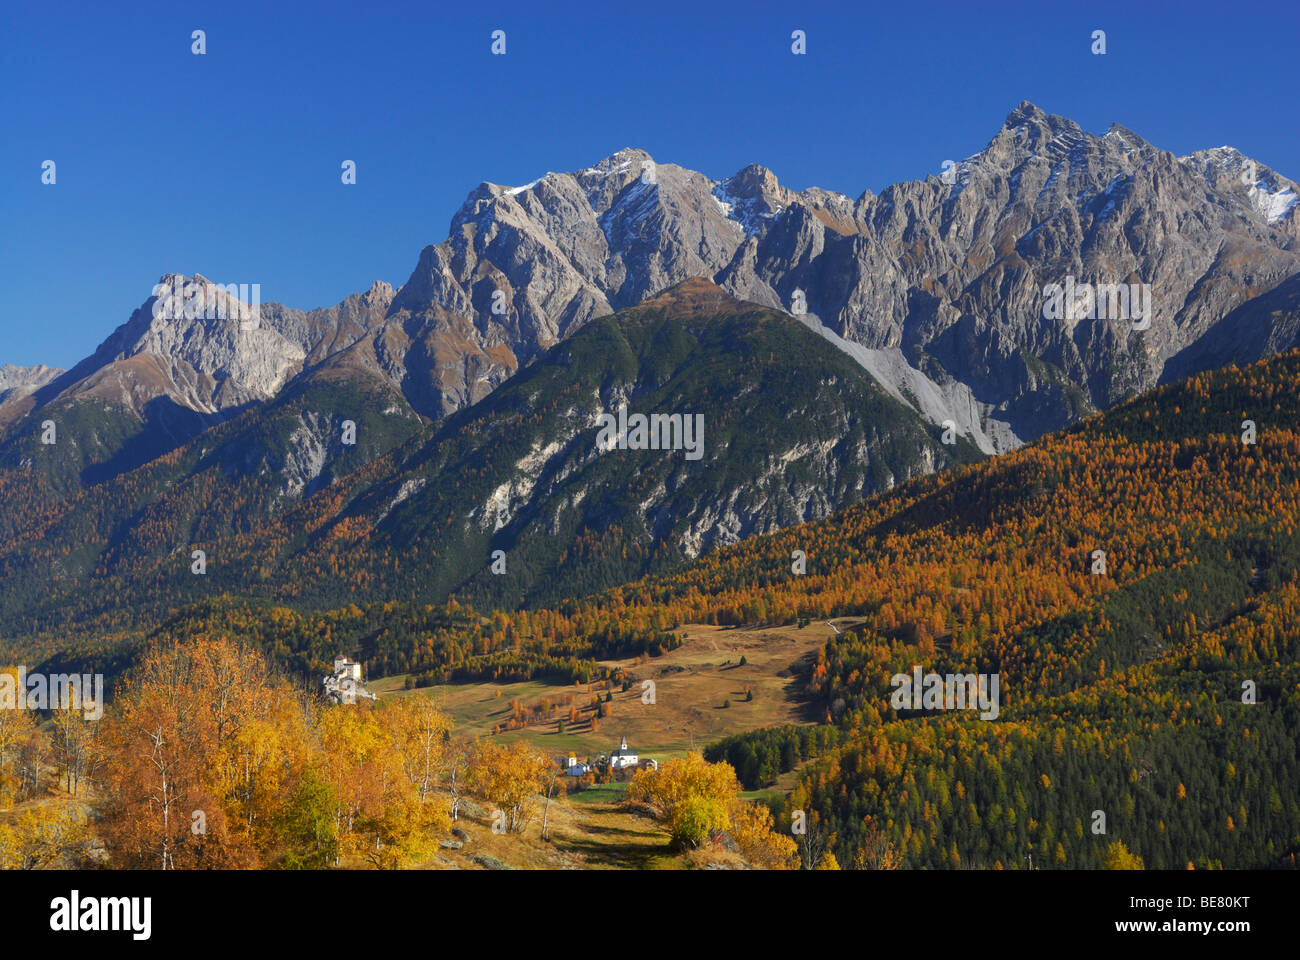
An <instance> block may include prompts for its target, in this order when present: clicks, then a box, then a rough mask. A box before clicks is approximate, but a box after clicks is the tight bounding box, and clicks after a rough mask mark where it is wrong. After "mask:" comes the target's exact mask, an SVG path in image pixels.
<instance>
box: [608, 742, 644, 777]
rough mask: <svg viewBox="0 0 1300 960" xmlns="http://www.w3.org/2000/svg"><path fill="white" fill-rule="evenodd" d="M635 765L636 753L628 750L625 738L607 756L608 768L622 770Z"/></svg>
mask: <svg viewBox="0 0 1300 960" xmlns="http://www.w3.org/2000/svg"><path fill="white" fill-rule="evenodd" d="M636 765H637V759H636V751H635V750H631V749H629V748H628V745H627V737H624V738H623V742H622V743H620V744H619V745H618V749H617V750H615V751H614V752H613V753H611V754H610V755H609V768H610V769H611V770H623V769H626V768H627V767H635V766H636Z"/></svg>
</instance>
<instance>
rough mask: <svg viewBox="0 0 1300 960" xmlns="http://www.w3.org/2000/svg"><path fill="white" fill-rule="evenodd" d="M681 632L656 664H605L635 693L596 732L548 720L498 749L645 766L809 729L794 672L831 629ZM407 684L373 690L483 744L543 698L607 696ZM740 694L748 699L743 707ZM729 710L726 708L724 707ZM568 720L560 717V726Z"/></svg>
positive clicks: (575, 689)
mask: <svg viewBox="0 0 1300 960" xmlns="http://www.w3.org/2000/svg"><path fill="white" fill-rule="evenodd" d="M682 632H683V633H684V634H685V635H686V637H687V640H686V642H685V643H684V644H683V645H682V646H681V647H679V648H678V649H676V650H672V651H669V652H668V653H665V654H664V655H663V656H661V657H657V658H654V659H651V660H646V661H644V662H642V661H639V660H636V659H628V660H609V661H603V662H604V663H606V664H607V665H609V666H619V667H622V668H623V669H625V670H626V671H627V672H628V673H629V674H630V675H631V676H633V677H635V678H636V683H634V684H633V685H632V687H631V688H630V689H629V690H627V691H622V690H620V689H618V688H617V687H616V688H614V691H613V693H614V699H613V702H612V703H611V704H610V705H609V706H610V708H611V710H610V714H609V715H608V716H606V717H604V718H602V719H601V720H600V724H599V729H598V730H596V731H594V732H593V731H592V730H591V729H590V725H589V723H588V722H587V721H586V720H585V719H584V720H582V721H579V722H578V723H575V724H566V729H565V732H564V733H559V732H558V725H557V723H556V720H555V719H550V720H548V721H546V722H543V723H538V724H534V725H530V726H529V727H527V728H526V729H523V730H512V731H508V732H504V733H500V734H497V736H498V737H499V738H500V739H501V740H503V741H511V740H516V739H520V738H526V739H528V740H530V741H532V742H533V743H535V744H536V745H537V746H538V747H539V748H541V749H544V750H545V751H546V752H547V754H548V755H553V756H560V755H563V754H567V753H575V754H577V755H578V756H579V757H595V756H597V755H599V754H607V753H608V752H609V751H610V750H612V749H614V748H615V747H617V746H618V742H619V738H620V737H623V736H626V737H627V740H628V745H629V746H630V747H632V748H634V749H636V750H637V751H638V752H639V754H640V755H641V756H642V757H653V758H654V759H656V760H664V759H668V758H670V757H673V756H678V755H680V754H683V753H685V752H687V751H689V750H692V749H700V748H703V747H704V745H705V744H707V743H710V742H712V741H714V740H718V739H720V738H722V737H725V736H728V735H730V734H733V733H739V732H741V731H744V730H751V729H754V728H755V727H767V726H775V725H780V724H786V723H809V722H811V721H812V719H813V718H811V717H809V716H807V715H806V711H805V709H804V706H803V704H802V703H801V702H800V700H799V698H798V691H799V682H798V677H797V675H796V672H797V671H796V665H797V664H798V663H799V661H801V660H802V659H804V658H806V657H809V656H810V655H811V654H812V653H813V652H814V651H815V650H816V649H817V647H819V646H820V645H821V644H822V643H823V642H824V641H825V639H826V638H827V637H828V636H829V635H831V633H832V630H831V628H830V627H829V626H827V625H826V624H824V623H813V624H810V625H809V626H807V627H804V628H803V629H802V630H800V629H798V628H797V627H794V626H783V627H766V628H757V629H732V628H726V627H713V626H705V625H699V624H691V625H688V626H686V627H683V628H682ZM742 657H743V658H744V659H745V660H746V663H745V665H744V666H741V665H740V660H741V658H742ZM404 680H405V677H400V676H399V677H387V678H384V679H383V680H379V681H377V682H375V683H374V684H372V685H371V686H372V689H373V690H375V692H376V693H378V694H380V695H381V696H432V697H434V698H436V699H437V701H438V702H439V704H441V706H442V708H443V709H444V710H446V711H447V712H448V713H449V714H450V715H451V716H452V718H453V719H454V720H455V723H456V729H457V732H459V733H461V734H470V735H481V736H487V735H492V730H493V728H494V727H495V726H496V725H497V724H500V723H502V722H503V721H505V720H506V719H508V718H509V717H510V713H511V708H510V703H511V701H512V700H515V699H518V700H520V701H521V702H522V703H523V704H524V705H525V706H526V707H528V706H532V705H533V704H537V703H539V702H540V701H541V700H542V698H544V697H547V698H550V699H551V700H552V701H553V702H558V701H559V699H560V698H561V697H562V696H563V695H564V694H566V693H569V694H573V695H574V699H575V702H576V703H577V704H578V705H580V706H584V705H586V704H587V702H588V701H589V700H590V698H591V696H592V694H593V693H599V694H601V695H603V687H600V688H598V687H597V686H595V685H587V684H577V685H558V684H548V683H545V682H541V681H528V682H525V683H504V684H491V683H463V684H439V685H436V686H433V687H425V688H422V689H420V690H414V691H406V690H403V689H402V686H403V682H404ZM643 680H653V681H654V683H655V690H654V693H655V702H654V703H653V704H645V703H642V702H641V701H642V686H641V681H643ZM746 688H748V689H749V690H751V691H752V692H753V700H751V701H748V702H747V701H746V700H745V690H746ZM728 701H730V705H729V706H725V707H724V703H727V702H728ZM565 710H567V708H564V709H561V710H560V711H559V712H558V714H557V715H558V716H559V717H561V718H562V717H563V715H564V712H565Z"/></svg>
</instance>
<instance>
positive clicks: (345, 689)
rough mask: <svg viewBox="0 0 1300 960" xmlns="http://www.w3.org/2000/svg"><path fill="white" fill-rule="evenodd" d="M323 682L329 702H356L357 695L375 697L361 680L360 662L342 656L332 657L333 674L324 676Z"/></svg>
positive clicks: (372, 698) (368, 697) (365, 697)
mask: <svg viewBox="0 0 1300 960" xmlns="http://www.w3.org/2000/svg"><path fill="white" fill-rule="evenodd" d="M324 684H325V696H326V698H327V699H329V701H330V702H331V703H356V702H357V697H362V698H364V699H366V700H374V699H375V695H374V694H373V693H371V692H370V691H369V690H367V689H366V687H365V684H363V683H362V682H361V664H359V663H357V662H356V661H355V660H351V659H349V658H347V657H344V656H337V657H335V658H334V675H333V676H329V677H326V678H325V680H324Z"/></svg>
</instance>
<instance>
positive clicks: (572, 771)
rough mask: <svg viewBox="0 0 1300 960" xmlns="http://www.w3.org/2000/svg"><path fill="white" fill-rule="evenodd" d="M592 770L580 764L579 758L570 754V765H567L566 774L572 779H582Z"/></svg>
mask: <svg viewBox="0 0 1300 960" xmlns="http://www.w3.org/2000/svg"><path fill="white" fill-rule="evenodd" d="M590 769H591V767H590V766H588V765H587V764H585V763H581V762H579V760H578V758H577V757H575V756H574V755H573V754H569V760H568V763H566V764H565V767H564V772H565V773H567V774H568V775H569V776H571V777H581V776H583V775H584V774H586V772H587V771H588V770H590Z"/></svg>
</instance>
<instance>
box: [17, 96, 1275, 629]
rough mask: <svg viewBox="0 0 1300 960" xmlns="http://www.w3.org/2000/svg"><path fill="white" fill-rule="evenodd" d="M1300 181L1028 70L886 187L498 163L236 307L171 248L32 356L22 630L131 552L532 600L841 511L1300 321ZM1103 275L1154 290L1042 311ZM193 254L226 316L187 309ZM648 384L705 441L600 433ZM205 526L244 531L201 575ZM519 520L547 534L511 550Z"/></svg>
mask: <svg viewBox="0 0 1300 960" xmlns="http://www.w3.org/2000/svg"><path fill="white" fill-rule="evenodd" d="M1298 192H1300V188H1297V186H1296V184H1295V182H1294V181H1291V180H1289V179H1287V178H1285V177H1283V176H1282V175H1281V174H1279V173H1277V172H1276V171H1273V170H1271V169H1270V168H1268V167H1266V166H1265V165H1263V164H1261V163H1258V162H1257V161H1254V160H1252V159H1250V158H1248V157H1245V156H1244V155H1242V154H1241V153H1240V152H1238V151H1236V150H1234V149H1232V148H1230V147H1218V148H1213V149H1208V150H1202V151H1198V152H1196V153H1193V154H1191V155H1189V156H1184V157H1177V156H1174V155H1173V154H1171V153H1168V152H1166V151H1164V150H1161V149H1159V148H1158V147H1155V146H1153V145H1151V144H1149V143H1147V142H1146V141H1145V140H1143V139H1142V138H1141V137H1140V136H1138V135H1137V134H1135V133H1133V132H1132V131H1130V130H1128V129H1127V128H1124V127H1121V126H1118V125H1115V126H1112V128H1111V129H1110V130H1109V131H1108V132H1107V133H1105V134H1104V135H1102V136H1095V135H1093V134H1090V133H1088V132H1086V131H1083V130H1082V129H1081V128H1080V127H1079V126H1078V125H1077V124H1075V123H1073V122H1072V121H1070V120H1067V119H1064V118H1061V117H1057V116H1051V115H1048V114H1046V113H1044V112H1043V111H1042V110H1040V109H1039V108H1037V107H1035V106H1034V105H1032V104H1030V103H1027V102H1026V103H1022V104H1020V105H1019V106H1018V107H1017V108H1016V109H1015V110H1013V111H1012V112H1011V113H1010V115H1009V116H1008V117H1007V118H1006V121H1005V122H1004V123H1003V125H1002V127H1001V128H1000V129H999V130H998V131H997V133H996V134H995V135H994V136H993V138H992V139H991V140H990V141H989V143H988V145H987V146H986V147H985V148H984V149H983V150H981V151H980V152H979V153H977V154H975V155H974V156H972V157H969V158H967V159H966V160H963V161H961V162H959V163H948V164H945V165H942V166H941V168H940V170H938V171H937V172H936V174H935V175H932V176H927V177H926V178H924V179H922V180H916V181H911V182H907V183H902V184H898V185H895V186H892V187H889V188H887V189H885V190H884V191H883V192H882V193H880V194H879V195H875V194H872V193H871V192H870V191H864V192H863V193H862V194H860V195H859V196H858V197H857V198H850V197H849V196H847V195H844V194H839V193H835V192H832V191H827V190H822V189H818V188H810V189H807V190H803V191H801V192H796V191H793V190H790V189H788V188H786V187H784V186H782V185H781V184H780V183H779V182H778V180H777V178H776V177H775V175H774V174H773V173H772V172H771V171H768V170H766V169H764V168H762V167H759V166H749V167H746V168H744V169H743V170H741V171H740V172H738V173H737V174H735V175H734V176H731V177H728V178H725V179H722V180H715V179H712V178H710V177H708V176H706V175H704V174H701V173H697V172H695V171H692V170H689V169H686V168H684V167H679V166H676V165H673V164H666V163H657V162H655V161H654V160H653V159H652V158H651V157H650V155H649V154H647V153H645V152H644V151H640V150H633V149H625V150H620V151H618V152H617V153H615V154H613V155H612V156H610V157H607V158H606V159H604V160H602V161H600V162H599V163H597V164H596V165H595V166H593V167H590V168H587V169H584V170H580V171H577V172H575V173H562V174H556V173H548V174H546V175H545V176H542V177H540V178H538V179H537V180H535V181H533V182H532V183H529V184H526V185H523V186H517V187H507V186H500V185H496V184H492V183H483V184H481V185H479V186H478V187H477V188H476V189H475V190H474V191H472V192H471V193H470V195H469V197H468V198H467V200H466V201H465V203H464V205H463V206H462V207H461V209H460V210H459V211H457V212H456V214H455V215H454V216H453V217H452V221H451V226H450V229H449V231H448V236H447V238H446V239H445V240H443V241H442V242H440V243H438V244H434V245H430V246H427V247H425V249H424V250H423V251H421V252H420V255H419V257H418V261H417V263H416V266H415V268H414V270H413V271H412V272H411V274H410V276H409V277H408V279H407V281H406V282H405V283H404V284H403V285H402V286H401V287H400V288H398V289H394V288H393V287H392V286H390V285H389V284H387V283H385V282H382V281H378V282H375V283H374V284H373V285H372V286H371V287H370V288H369V289H368V290H367V291H365V292H364V293H358V294H354V295H352V296H350V297H348V298H347V299H345V300H344V301H343V302H342V303H340V304H338V305H336V306H334V307H331V308H328V309H316V310H311V311H308V312H303V311H301V310H297V309H294V308H290V307H287V306H284V305H282V304H278V303H264V304H260V305H259V306H258V308H257V310H256V316H257V320H256V322H255V323H252V324H247V323H241V322H238V321H237V320H235V319H232V317H234V316H235V315H236V314H237V313H238V312H239V311H240V310H241V309H243V308H246V307H248V306H249V305H248V304H247V303H243V304H241V303H239V302H235V299H234V295H233V294H232V293H231V292H229V290H228V288H224V287H221V286H219V285H217V284H213V283H211V282H210V281H208V280H207V279H206V278H204V277H202V276H200V275H195V276H191V277H186V276H181V275H178V274H165V275H163V277H162V278H161V279H160V281H159V286H156V287H155V288H154V291H155V292H154V294H152V295H151V296H149V297H148V298H146V299H145V301H144V302H143V304H142V305H141V306H140V307H139V308H138V309H137V310H135V311H134V312H133V313H132V315H131V316H130V318H129V319H128V320H127V322H126V323H124V324H122V325H121V326H119V327H118V328H117V329H116V330H115V331H114V332H113V333H112V334H111V335H110V336H109V337H108V338H107V339H106V340H105V341H104V342H103V343H102V344H101V345H100V346H99V348H98V349H96V350H95V351H94V353H92V354H91V356H89V357H87V358H86V359H85V360H83V361H81V362H80V363H78V364H76V365H75V366H74V367H73V368H72V369H70V370H67V371H62V370H55V369H52V368H48V367H27V368H20V367H12V366H5V367H0V489H3V490H5V492H6V497H5V503H4V506H3V507H0V535H3V538H4V546H3V548H0V576H3V577H4V579H5V582H6V591H5V600H4V609H5V613H6V615H7V623H9V624H10V628H9V629H10V630H11V631H19V632H23V631H32V632H40V631H43V630H50V629H55V628H56V627H57V626H59V625H60V624H63V623H66V622H67V621H68V619H69V617H72V616H73V615H74V613H73V611H76V615H81V614H87V615H90V614H92V613H93V615H94V616H97V617H101V618H107V620H105V621H104V622H115V621H114V613H113V611H114V610H115V603H116V601H115V599H114V598H115V596H116V593H115V591H116V590H118V589H120V588H121V587H122V585H123V584H127V583H130V584H132V585H133V589H136V590H140V591H143V594H142V597H141V602H142V603H144V602H145V598H144V596H143V595H146V594H147V595H148V597H151V598H152V599H149V600H148V602H147V603H146V604H145V605H146V606H148V605H149V604H153V605H154V606H156V607H157V609H158V610H159V611H161V610H162V609H163V608H165V607H167V606H168V604H169V603H172V602H173V601H174V597H175V596H176V594H175V592H174V591H175V590H176V589H180V587H179V584H180V583H181V582H182V581H184V582H185V583H186V584H187V585H186V586H185V588H184V590H183V593H182V595H186V596H194V595H196V591H197V595H200V596H201V595H206V592H208V591H217V590H231V591H251V592H255V593H256V592H258V591H261V592H263V593H265V594H266V595H267V596H268V597H280V598H283V597H284V596H286V595H287V593H293V594H295V595H298V596H311V597H313V598H314V599H315V600H316V601H319V602H321V603H325V602H330V601H333V600H336V599H339V598H340V596H342V595H343V593H344V592H345V589H344V586H343V584H345V583H348V582H352V581H355V582H358V583H362V584H364V587H363V588H357V587H355V586H353V587H348V588H347V589H361V592H362V593H363V594H365V595H367V596H378V595H381V594H382V592H383V591H385V590H387V591H392V592H393V593H394V594H395V595H398V596H402V597H409V598H411V599H429V600H432V599H435V598H441V597H443V596H445V595H446V594H447V593H448V592H450V591H452V590H457V589H460V590H467V589H468V590H471V591H473V592H474V593H475V595H476V596H481V597H483V598H485V599H490V600H491V601H492V602H496V603H502V604H506V605H514V604H519V603H529V602H534V601H539V600H542V599H554V598H555V597H558V596H561V595H563V594H564V593H565V592H569V593H572V592H574V591H582V590H591V589H599V588H602V587H605V586H609V585H611V584H612V583H617V582H621V581H622V580H625V579H629V578H631V577H634V576H638V575H640V574H642V573H645V572H647V571H650V570H654V569H658V568H659V567H660V566H662V565H669V564H672V563H676V562H680V561H682V560H683V559H689V558H691V557H694V556H697V555H699V553H701V552H702V551H705V550H708V549H711V548H712V547H715V546H717V545H719V544H727V543H732V542H735V541H736V540H739V539H743V538H745V537H748V536H751V535H753V534H756V533H763V532H767V531H770V530H774V529H777V528H779V527H782V526H786V525H789V524H792V523H800V522H804V521H808V520H813V519H818V518H820V517H824V516H827V515H829V514H830V513H833V512H834V511H835V510H837V509H839V508H841V507H843V506H845V505H847V504H850V503H853V502H856V501H857V500H859V499H861V498H863V497H864V496H867V495H869V494H871V493H873V492H876V491H879V490H883V489H887V488H889V487H890V486H892V485H893V484H895V483H896V482H899V481H901V480H903V479H906V478H907V477H911V476H915V475H917V474H920V473H925V472H929V471H933V470H936V469H941V468H943V467H945V466H950V465H953V464H956V463H962V462H968V461H969V460H971V459H973V458H976V457H978V456H979V455H981V454H993V453H1002V452H1006V451H1008V450H1012V449H1014V448H1016V447H1018V446H1019V445H1021V444H1022V443H1024V442H1026V441H1030V440H1033V439H1036V438H1038V437H1040V436H1042V435H1043V434H1045V433H1048V432H1050V431H1054V430H1058V429H1061V428H1062V427H1065V426H1068V425H1069V424H1070V423H1072V422H1074V421H1076V420H1078V419H1080V418H1083V417H1086V416H1088V415H1089V414H1091V413H1093V412H1095V411H1098V410H1104V409H1108V408H1110V407H1112V406H1114V405H1116V404H1118V403H1121V402H1123V401H1124V400H1126V399H1127V398H1130V397H1132V396H1135V395H1136V394H1138V393H1141V392H1143V391H1145V390H1148V389H1150V388H1152V387H1154V386H1156V385H1158V384H1160V383H1162V382H1166V381H1171V380H1175V379H1180V378H1183V377H1186V376H1189V375H1191V374H1194V373H1196V372H1198V371H1202V370H1207V369H1213V368H1217V367H1220V366H1223V365H1224V364H1228V363H1237V364H1245V363H1249V362H1252V361H1254V360H1257V359H1260V358H1263V357H1268V356H1271V355H1273V354H1276V353H1280V352H1283V351H1285V350H1287V349H1289V348H1291V347H1293V346H1295V345H1296V344H1297V343H1298V342H1300V302H1298V299H1297V298H1298V297H1300V251H1298V250H1297V239H1300V212H1297V210H1298V205H1297V202H1296V201H1297V196H1298ZM1089 284H1092V285H1096V286H1105V285H1112V284H1124V285H1130V284H1131V285H1135V286H1136V287H1143V288H1146V289H1149V291H1150V293H1149V299H1148V300H1147V306H1148V307H1149V310H1148V311H1147V312H1146V315H1145V317H1143V318H1142V322H1141V323H1134V322H1133V320H1132V318H1128V317H1124V316H1115V317H1109V316H1104V315H1103V316H1100V317H1096V318H1094V317H1091V316H1087V315H1085V316H1082V317H1080V316H1078V314H1079V313H1080V311H1077V310H1075V311H1071V310H1067V311H1066V312H1065V314H1064V315H1058V316H1053V315H1051V314H1050V311H1048V310H1046V309H1045V301H1046V291H1047V289H1049V288H1050V287H1051V286H1052V285H1065V286H1066V288H1067V289H1070V290H1073V289H1075V287H1076V286H1077V287H1079V288H1082V287H1085V286H1087V285H1089ZM185 285H188V286H189V287H190V289H193V290H198V291H202V292H203V293H204V295H205V297H204V299H205V300H206V301H207V302H209V303H211V304H215V305H218V306H219V308H220V309H219V310H218V311H217V312H218V314H219V315H218V316H216V317H215V318H214V317H211V316H203V315H198V316H188V315H186V314H185V313H184V312H183V311H182V312H181V313H180V314H179V315H178V314H177V313H176V312H175V311H168V310H160V309H159V307H160V305H161V304H160V298H159V295H158V291H159V290H160V289H163V288H165V289H170V290H176V289H179V288H181V287H184V286H185ZM1070 306H1071V307H1073V306H1077V305H1076V304H1070ZM1082 312H1083V313H1085V314H1086V313H1087V311H1086V310H1085V311H1082ZM620 405H626V406H627V407H628V408H629V409H632V410H634V411H638V412H643V413H646V414H651V413H656V412H658V413H661V414H663V415H673V414H694V413H702V414H704V415H705V416H706V421H705V423H706V436H707V438H708V439H707V441H706V442H707V444H708V445H707V446H706V452H705V455H704V457H703V459H701V460H699V461H690V460H687V459H686V458H684V457H682V456H681V455H680V454H678V455H677V456H655V457H649V456H647V454H648V451H635V452H629V453H630V455H629V456H625V457H622V458H621V459H620V458H619V457H612V456H610V454H608V453H606V454H598V452H597V450H596V445H595V442H594V436H595V433H596V426H595V419H594V418H595V417H597V416H598V415H599V414H600V413H602V412H612V411H614V410H616V409H617V408H618V407H619V406H620ZM348 423H350V424H351V427H352V429H353V431H354V436H355V438H356V442H355V443H347V442H345V441H344V440H343V439H342V437H343V436H344V431H345V429H347V426H346V425H347V424H348ZM47 425H53V427H54V428H55V431H56V435H57V438H56V439H55V442H53V443H49V442H42V440H43V439H48V438H47V437H46V433H47ZM948 441H951V442H948ZM205 546H206V549H208V550H209V551H210V552H211V553H212V554H213V556H214V558H215V557H217V556H221V557H224V558H227V559H230V558H234V557H239V558H240V561H239V563H237V564H236V563H231V562H226V563H214V564H213V565H212V568H211V570H212V572H211V573H210V574H207V575H205V576H206V577H208V579H204V580H202V581H196V580H194V579H193V578H190V579H188V580H187V579H186V578H187V577H190V574H189V573H188V566H189V564H188V559H187V558H188V556H189V554H190V553H191V552H192V550H194V549H201V548H205ZM493 549H502V550H504V551H505V552H506V553H507V555H508V556H510V557H512V558H514V559H516V560H523V561H524V562H523V563H518V564H516V565H515V568H514V569H515V573H512V574H511V575H510V576H509V577H506V578H502V577H499V576H494V575H491V574H488V573H486V572H485V568H486V564H487V556H488V554H489V552H490V550H493ZM385 551H387V553H385ZM380 556H388V557H389V558H390V559H389V560H387V561H385V563H387V564H389V565H390V566H391V570H390V567H388V566H384V564H382V563H381V564H379V565H375V561H376V558H377V557H380ZM178 558H179V559H178ZM397 558H403V560H402V563H398V559H397ZM415 558H420V559H419V562H418V563H415V564H414V566H413V565H412V560H413V559H415ZM434 558H437V560H436V562H435V560H434ZM613 558H617V560H614V559H613ZM366 565H369V566H368V567H367V568H366V569H365V570H363V569H362V568H363V567H364V566H366ZM289 574H293V576H292V577H289ZM176 578H178V579H176ZM286 578H287V579H286ZM200 582H201V583H203V584H205V586H204V587H203V588H202V589H197V588H196V584H197V583H200ZM50 583H54V584H57V585H58V586H56V587H54V588H51V587H50ZM74 597H76V598H81V599H80V600H79V601H78V602H75V603H74V602H73V601H72V598H74ZM87 598H90V599H87ZM82 601H84V606H81V605H78V604H79V603H81V602H82Z"/></svg>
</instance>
